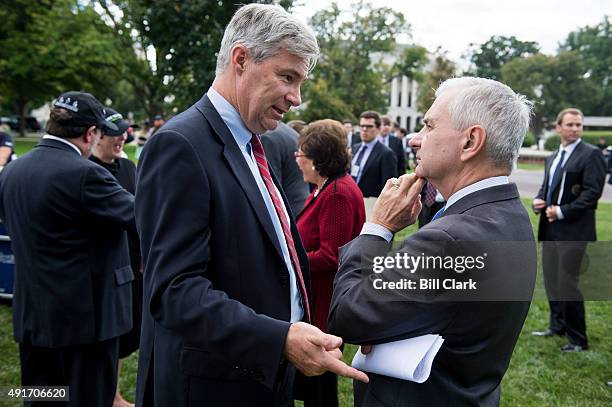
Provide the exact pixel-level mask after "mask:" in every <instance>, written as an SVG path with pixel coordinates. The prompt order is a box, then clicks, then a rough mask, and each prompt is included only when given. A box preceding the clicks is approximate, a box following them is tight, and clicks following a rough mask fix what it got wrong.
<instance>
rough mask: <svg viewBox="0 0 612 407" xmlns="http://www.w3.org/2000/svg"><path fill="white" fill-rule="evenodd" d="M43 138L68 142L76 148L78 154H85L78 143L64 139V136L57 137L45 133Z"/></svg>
mask: <svg viewBox="0 0 612 407" xmlns="http://www.w3.org/2000/svg"><path fill="white" fill-rule="evenodd" d="M42 138H44V139H47V140H55V141H59V142H62V143H64V144H68V145H69V146H70V147H72V148H74V149H75V150H76V152H77V154H79V155H80V156H82V155H83V154H81V150H79V148H78V147H77V146H76V145H74V144H72V143H71V142H69V141H68V140H66V139H63V138H61V137H57V136H53V135H51V134H45V135H44V136H43V137H42Z"/></svg>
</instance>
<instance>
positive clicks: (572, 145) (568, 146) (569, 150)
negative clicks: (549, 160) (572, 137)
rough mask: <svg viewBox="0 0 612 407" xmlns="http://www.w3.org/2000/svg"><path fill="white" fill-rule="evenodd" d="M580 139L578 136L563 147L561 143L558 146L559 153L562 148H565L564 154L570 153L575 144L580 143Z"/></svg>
mask: <svg viewBox="0 0 612 407" xmlns="http://www.w3.org/2000/svg"><path fill="white" fill-rule="evenodd" d="M581 141H582V139H581V138H579V139H578V140H576V141H574V142H573V143H572V144H568V145H567V146H565V147H563V144H562V145H560V146H559V153H560V152H561V151H563V150H565V153H566V155H570V154H571V153H572V152H573V151H574V149H576V146H577V145H578V143H580V142H581Z"/></svg>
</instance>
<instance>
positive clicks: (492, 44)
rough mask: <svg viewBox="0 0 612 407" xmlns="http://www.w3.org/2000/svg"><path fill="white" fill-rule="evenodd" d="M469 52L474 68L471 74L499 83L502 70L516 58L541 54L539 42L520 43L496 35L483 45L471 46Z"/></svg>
mask: <svg viewBox="0 0 612 407" xmlns="http://www.w3.org/2000/svg"><path fill="white" fill-rule="evenodd" d="M470 45H471V50H470V51H468V54H469V56H470V57H469V58H470V61H471V63H472V67H471V69H470V71H469V74H471V75H473V76H479V77H482V78H490V79H495V80H497V81H499V80H500V79H501V68H502V66H503V65H504V64H506V63H508V62H510V61H512V60H513V59H515V58H526V57H528V56H530V55H533V54H536V53H537V52H539V50H540V47H539V45H538V43H537V42H533V41H520V40H518V39H516V37H514V36H512V37H504V36H501V35H494V36H492V37H491V38H490V39H489V40H488V41H486V42H485V43H483V44H481V45H476V44H470Z"/></svg>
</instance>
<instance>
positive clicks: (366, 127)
mask: <svg viewBox="0 0 612 407" xmlns="http://www.w3.org/2000/svg"><path fill="white" fill-rule="evenodd" d="M359 127H361V128H362V129H366V130H370V129H373V128H374V127H376V126H374V125H373V124H360V125H359Z"/></svg>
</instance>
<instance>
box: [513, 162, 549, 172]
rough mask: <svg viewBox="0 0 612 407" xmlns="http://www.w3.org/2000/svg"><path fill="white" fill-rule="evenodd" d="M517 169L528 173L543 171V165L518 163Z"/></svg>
mask: <svg viewBox="0 0 612 407" xmlns="http://www.w3.org/2000/svg"><path fill="white" fill-rule="evenodd" d="M517 167H518V169H520V170H528V171H544V163H518V164H517Z"/></svg>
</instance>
